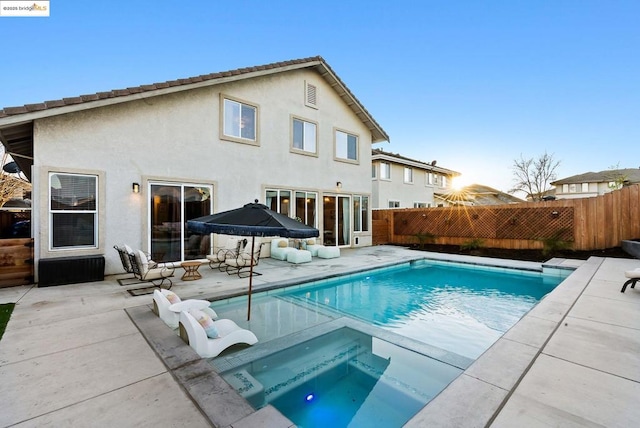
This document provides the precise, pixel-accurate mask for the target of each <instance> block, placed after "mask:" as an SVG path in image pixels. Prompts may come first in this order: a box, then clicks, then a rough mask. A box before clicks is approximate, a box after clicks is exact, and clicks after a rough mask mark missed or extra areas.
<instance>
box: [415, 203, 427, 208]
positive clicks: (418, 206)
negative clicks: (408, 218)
mask: <svg viewBox="0 0 640 428" xmlns="http://www.w3.org/2000/svg"><path fill="white" fill-rule="evenodd" d="M413 208H427V203H426V202H414V203H413Z"/></svg>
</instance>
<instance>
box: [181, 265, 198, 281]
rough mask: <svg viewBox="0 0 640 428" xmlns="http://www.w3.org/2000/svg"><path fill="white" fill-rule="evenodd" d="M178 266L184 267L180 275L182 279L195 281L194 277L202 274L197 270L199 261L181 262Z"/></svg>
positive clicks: (196, 277)
mask: <svg viewBox="0 0 640 428" xmlns="http://www.w3.org/2000/svg"><path fill="white" fill-rule="evenodd" d="M180 266H181V267H182V269H184V275H182V280H183V281H195V280H196V279H200V278H202V275H200V272H198V268H199V267H200V262H182V263H180Z"/></svg>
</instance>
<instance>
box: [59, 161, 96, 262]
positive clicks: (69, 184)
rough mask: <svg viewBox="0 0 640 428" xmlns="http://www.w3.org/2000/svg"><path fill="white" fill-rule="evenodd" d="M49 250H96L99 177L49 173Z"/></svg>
mask: <svg viewBox="0 0 640 428" xmlns="http://www.w3.org/2000/svg"><path fill="white" fill-rule="evenodd" d="M49 225H50V227H49V248H50V249H52V250H54V249H65V248H97V247H98V176H97V175H89V174H67V173H57V172H55V173H54V172H52V173H49Z"/></svg>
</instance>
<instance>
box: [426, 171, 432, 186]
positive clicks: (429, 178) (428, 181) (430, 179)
mask: <svg viewBox="0 0 640 428" xmlns="http://www.w3.org/2000/svg"><path fill="white" fill-rule="evenodd" d="M427 184H433V173H432V172H427Z"/></svg>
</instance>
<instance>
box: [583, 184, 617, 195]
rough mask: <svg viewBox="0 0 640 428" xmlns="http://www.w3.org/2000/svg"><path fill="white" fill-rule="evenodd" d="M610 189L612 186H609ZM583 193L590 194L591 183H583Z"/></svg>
mask: <svg viewBox="0 0 640 428" xmlns="http://www.w3.org/2000/svg"><path fill="white" fill-rule="evenodd" d="M609 187H611V186H609ZM582 191H583V192H584V193H587V192H589V183H582Z"/></svg>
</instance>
